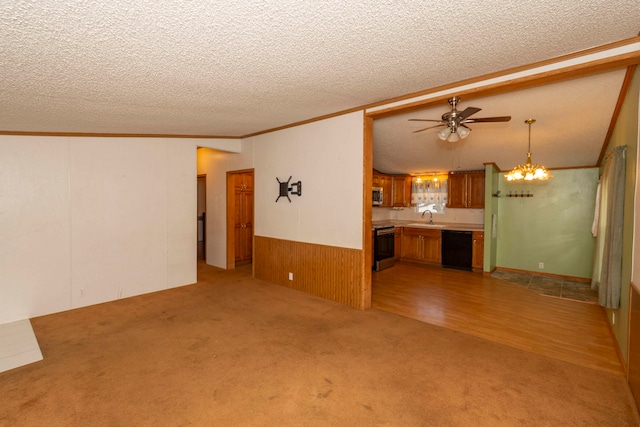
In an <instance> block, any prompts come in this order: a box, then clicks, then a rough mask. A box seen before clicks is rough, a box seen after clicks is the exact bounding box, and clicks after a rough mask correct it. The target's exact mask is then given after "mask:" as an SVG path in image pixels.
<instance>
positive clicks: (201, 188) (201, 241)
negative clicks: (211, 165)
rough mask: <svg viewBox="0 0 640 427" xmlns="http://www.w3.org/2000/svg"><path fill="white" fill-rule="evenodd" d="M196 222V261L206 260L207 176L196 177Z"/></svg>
mask: <svg viewBox="0 0 640 427" xmlns="http://www.w3.org/2000/svg"><path fill="white" fill-rule="evenodd" d="M197 199H198V202H197V208H196V209H197V221H198V233H197V234H198V239H197V245H198V251H197V252H198V260H203V261H206V259H207V243H206V240H207V175H206V174H204V175H198V196H197Z"/></svg>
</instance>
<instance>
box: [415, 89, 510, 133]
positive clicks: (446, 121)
mask: <svg viewBox="0 0 640 427" xmlns="http://www.w3.org/2000/svg"><path fill="white" fill-rule="evenodd" d="M459 102H460V98H459V97H457V96H454V97H451V98H449V104H450V105H451V111H449V112H447V113H444V114H443V115H442V118H441V119H440V120H432V119H409V121H412V122H436V123H438V124H437V125H434V126H429V127H426V128H424V129H419V130H416V131H414V132H413V133H416V132H422V131H425V130H427V129H433V128H437V127H440V126H446V127H445V128H444V129H442V130H441V131H440V132H438V138H440V139H442V140H443V141H450V142H456V141H458V140H459V139H464V138H466V137H467V136H469V132H471V129H470V128H469V127H468V126H467V124H468V123H481V122H508V121H509V120H511V116H499V117H482V118H476V119H471V118H469V116H471V115H472V114H475V113H477V112H478V111H480V110H481V108H476V107H467V108H465V109H464V110H463V111H458V110H457V109H456V107H457V105H458V103H459Z"/></svg>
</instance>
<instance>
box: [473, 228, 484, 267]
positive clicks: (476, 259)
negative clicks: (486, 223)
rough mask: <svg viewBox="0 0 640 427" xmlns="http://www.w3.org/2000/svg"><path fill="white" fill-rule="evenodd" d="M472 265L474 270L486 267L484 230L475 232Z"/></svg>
mask: <svg viewBox="0 0 640 427" xmlns="http://www.w3.org/2000/svg"><path fill="white" fill-rule="evenodd" d="M471 267H472V268H473V269H474V270H478V269H479V270H482V269H483V268H484V232H482V231H474V232H473V249H472V258H471Z"/></svg>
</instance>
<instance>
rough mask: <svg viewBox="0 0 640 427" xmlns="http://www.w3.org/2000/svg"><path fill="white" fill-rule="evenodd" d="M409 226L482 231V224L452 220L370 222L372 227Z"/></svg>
mask: <svg viewBox="0 0 640 427" xmlns="http://www.w3.org/2000/svg"><path fill="white" fill-rule="evenodd" d="M389 226H394V227H411V228H414V227H415V228H425V229H429V230H461V231H484V224H463V223H452V222H434V224H429V221H407V220H383V221H373V222H372V223H371V227H372V228H377V227H389Z"/></svg>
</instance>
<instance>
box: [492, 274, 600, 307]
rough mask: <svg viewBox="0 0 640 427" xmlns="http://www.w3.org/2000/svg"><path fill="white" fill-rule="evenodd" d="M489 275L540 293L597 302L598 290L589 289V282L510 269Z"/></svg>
mask: <svg viewBox="0 0 640 427" xmlns="http://www.w3.org/2000/svg"><path fill="white" fill-rule="evenodd" d="M491 277H495V278H496V279H502V280H505V281H507V282H511V283H514V284H516V285H518V286H523V287H525V288H527V289H529V290H532V291H534V292H537V293H539V294H542V295H549V296H553V297H558V298H566V299H570V300H575V301H581V302H587V303H591V304H597V303H598V291H597V290H592V289H591V283H590V282H580V281H577V280H567V279H562V278H556V277H546V276H536V275H533V274H526V273H516V272H512V271H500V270H496V271H494V272H493V273H492V274H491Z"/></svg>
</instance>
